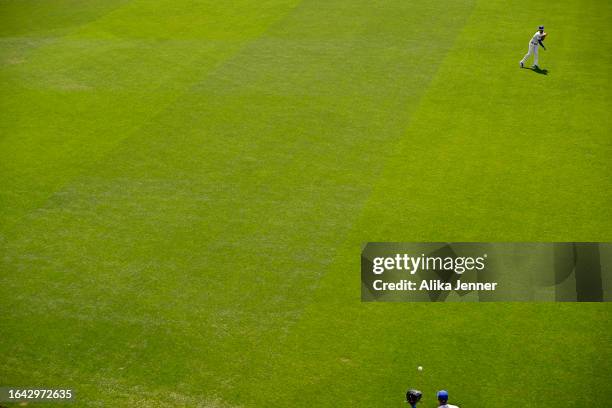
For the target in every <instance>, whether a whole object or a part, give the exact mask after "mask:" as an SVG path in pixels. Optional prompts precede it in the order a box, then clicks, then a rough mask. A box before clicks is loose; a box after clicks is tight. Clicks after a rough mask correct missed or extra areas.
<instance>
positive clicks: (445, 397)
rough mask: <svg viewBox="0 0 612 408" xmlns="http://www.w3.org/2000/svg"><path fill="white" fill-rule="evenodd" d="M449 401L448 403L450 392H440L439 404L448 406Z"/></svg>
mask: <svg viewBox="0 0 612 408" xmlns="http://www.w3.org/2000/svg"><path fill="white" fill-rule="evenodd" d="M447 401H448V391H446V390H441V391H438V402H439V403H440V405H442V404H446V402H447Z"/></svg>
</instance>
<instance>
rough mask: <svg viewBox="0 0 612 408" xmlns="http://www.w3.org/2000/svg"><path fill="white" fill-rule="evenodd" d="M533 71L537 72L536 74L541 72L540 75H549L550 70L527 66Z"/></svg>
mask: <svg viewBox="0 0 612 408" xmlns="http://www.w3.org/2000/svg"><path fill="white" fill-rule="evenodd" d="M527 69H529V70H531V71H533V72H535V73H536V74H540V75H548V70H547V69H540V68H534V67H531V68H527Z"/></svg>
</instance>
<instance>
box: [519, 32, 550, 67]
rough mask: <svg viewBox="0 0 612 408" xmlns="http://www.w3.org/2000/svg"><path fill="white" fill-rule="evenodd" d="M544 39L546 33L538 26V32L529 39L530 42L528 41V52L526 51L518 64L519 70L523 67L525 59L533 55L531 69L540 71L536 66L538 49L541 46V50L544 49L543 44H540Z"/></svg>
mask: <svg viewBox="0 0 612 408" xmlns="http://www.w3.org/2000/svg"><path fill="white" fill-rule="evenodd" d="M545 38H546V33H545V32H544V26H539V27H538V31H536V33H535V34H534V35H533V37H531V40H529V50H528V51H527V54H526V55H525V56H524V57H523V59H522V60H521V62H519V64H520V65H521V68H523V67H524V66H525V62H526V61H527V58H529V57H531V56H532V55H533V68H535V69H540V67H539V66H538V48H539V47H540V46H541V47H542V48H544V49H546V47H545V46H544V43H543V42H542V41H544V39H545Z"/></svg>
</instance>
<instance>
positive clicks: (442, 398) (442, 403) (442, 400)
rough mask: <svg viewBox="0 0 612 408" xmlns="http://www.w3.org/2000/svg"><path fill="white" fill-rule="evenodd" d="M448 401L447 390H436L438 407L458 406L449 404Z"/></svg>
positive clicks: (449, 407)
mask: <svg viewBox="0 0 612 408" xmlns="http://www.w3.org/2000/svg"><path fill="white" fill-rule="evenodd" d="M447 402H448V391H445V390H442V391H438V406H439V407H440V408H459V407H458V406H456V405H450V404H448V403H447Z"/></svg>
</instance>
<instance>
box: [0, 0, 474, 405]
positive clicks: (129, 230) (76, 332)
mask: <svg viewBox="0 0 612 408" xmlns="http://www.w3.org/2000/svg"><path fill="white" fill-rule="evenodd" d="M470 6H471V3H469V2H468V3H461V4H457V5H456V6H455V8H453V9H452V13H449V14H448V15H447V16H446V17H445V19H444V24H443V27H444V29H442V30H437V31H436V32H435V33H434V34H431V33H429V34H428V32H427V30H428V27H431V26H432V25H433V24H435V23H436V22H439V12H440V11H441V10H446V9H447V7H448V6H447V5H445V4H443V2H435V3H428V4H423V5H412V7H407V5H406V4H405V3H404V2H397V3H393V4H391V5H388V7H386V8H385V7H372V8H368V7H371V5H369V4H366V3H355V2H339V3H336V4H329V5H327V6H326V7H323V6H322V5H321V4H318V3H303V4H302V5H301V6H300V7H298V8H296V9H295V11H294V12H293V13H291V14H290V15H289V16H288V17H287V19H286V20H283V21H282V22H281V23H280V24H279V25H277V26H275V27H274V28H273V30H271V31H269V32H268V33H267V34H266V35H265V36H262V37H261V38H260V39H258V40H257V41H255V42H252V43H249V44H248V46H247V47H245V48H244V49H243V50H241V51H240V53H238V54H236V56H235V57H233V58H231V59H229V60H226V61H225V62H224V64H222V65H221V66H220V67H219V68H218V69H216V70H215V71H213V72H212V73H211V74H210V75H208V76H207V77H206V78H205V79H204V80H203V81H202V82H201V83H199V84H198V85H197V86H194V87H192V89H191V90H190V92H188V93H186V94H184V95H182V97H181V98H180V99H177V100H176V101H175V102H174V103H173V105H172V106H171V108H169V109H166V110H165V111H164V112H163V114H160V115H157V116H155V117H154V120H151V121H150V123H149V124H148V125H147V126H145V127H143V128H142V129H140V130H139V131H138V133H137V134H135V135H134V136H133V137H130V138H129V139H126V140H125V143H123V144H121V145H120V147H119V148H117V149H116V150H114V151H113V155H112V156H108V157H107V158H106V159H105V160H103V161H99V162H98V166H97V168H96V169H94V170H92V171H90V172H88V173H87V174H83V175H81V176H80V177H79V178H77V179H75V180H73V181H72V182H71V183H70V184H69V185H68V186H66V187H65V188H64V189H62V191H61V192H58V193H57V194H55V195H54V196H53V197H52V199H51V200H50V201H49V202H48V203H47V205H46V206H45V207H44V208H43V209H41V210H39V211H36V212H33V213H31V214H29V215H28V216H27V217H26V218H25V219H24V224H23V225H22V226H21V228H20V230H19V232H20V236H19V238H16V239H14V240H12V241H11V242H10V243H9V248H8V250H7V255H6V256H5V257H4V261H5V265H10V266H11V267H12V269H13V270H15V271H17V272H18V273H20V274H21V275H20V277H19V280H18V279H16V276H15V277H10V278H7V279H6V280H5V284H6V285H5V286H4V287H5V288H6V290H11V291H18V292H19V293H20V299H19V301H18V302H17V301H16V302H13V303H12V305H11V306H13V308H14V309H15V313H14V316H29V318H30V319H36V320H37V321H38V320H40V319H43V317H42V316H45V317H46V316H47V313H48V312H49V311H50V310H52V311H53V314H54V315H55V316H57V319H56V320H54V321H53V323H54V324H56V325H57V326H58V327H61V328H62V329H64V330H67V331H68V333H69V334H70V335H71V338H73V339H74V342H71V343H70V344H65V343H63V342H62V343H60V342H59V341H57V340H56V341H54V340H53V339H52V340H48V337H47V341H46V343H45V345H44V346H43V345H41V344H40V341H41V338H33V339H30V340H29V342H28V343H27V346H28V347H27V348H28V349H32V350H40V349H41V347H42V348H44V350H45V351H46V352H47V353H46V355H48V356H49V358H48V359H47V360H45V363H44V364H45V365H48V366H50V369H49V370H50V371H51V370H53V369H55V370H58V371H60V372H61V368H62V367H65V366H68V365H69V364H68V361H67V360H68V359H67V358H65V357H64V358H63V357H62V353H63V352H67V351H68V350H70V351H71V356H72V357H70V362H71V363H70V365H71V366H73V367H75V369H74V370H75V371H74V372H66V373H64V374H61V375H59V377H63V376H68V375H71V376H75V375H78V376H82V377H85V378H92V379H93V378H96V379H97V378H100V377H102V378H104V377H108V378H110V379H112V380H113V381H112V383H114V384H123V386H124V387H125V388H126V389H130V387H132V386H135V385H137V384H143V383H144V384H147V385H148V388H149V389H151V390H163V389H180V390H181V392H182V393H184V394H191V395H203V396H206V397H211V396H220V397H221V398H222V399H223V400H225V401H228V402H230V403H232V402H233V403H237V404H251V405H252V404H255V403H258V404H260V405H261V404H264V405H265V403H264V401H268V400H269V399H270V395H269V394H267V393H261V392H260V391H261V390H257V384H258V382H259V381H261V379H263V378H266V377H267V376H268V375H269V371H268V370H270V369H271V368H273V367H274V366H275V364H276V363H277V362H275V363H274V364H272V362H273V361H275V360H276V358H277V357H276V356H278V355H281V356H282V352H281V349H280V347H281V344H283V343H281V340H282V339H283V337H284V335H285V333H286V332H287V330H288V329H289V328H290V326H291V324H292V323H293V322H294V321H295V320H296V319H297V318H298V317H299V314H300V313H301V311H302V309H303V307H304V305H305V304H306V303H307V302H308V300H309V298H310V294H311V292H312V290H313V288H314V285H316V282H317V279H318V277H319V276H320V275H321V273H322V272H323V271H324V270H325V268H326V267H327V265H328V264H329V262H330V261H331V259H332V258H333V254H334V251H335V248H336V246H337V245H338V243H339V242H342V239H343V235H344V234H345V233H346V232H347V231H348V229H349V227H350V225H351V223H352V222H353V219H354V216H355V215H356V214H358V213H359V211H360V208H361V207H360V206H361V203H362V202H363V200H364V199H365V198H366V197H367V196H368V195H369V192H370V188H371V187H370V186H371V183H372V181H373V180H375V179H376V177H377V174H378V172H379V171H380V168H381V163H380V161H379V159H380V157H385V156H386V155H387V154H388V149H390V148H392V147H393V146H394V143H395V142H396V141H397V140H398V138H401V137H402V135H403V133H404V129H405V127H406V126H407V122H408V121H409V119H410V113H411V111H412V110H413V109H415V108H416V106H417V105H418V102H419V97H420V96H421V95H422V93H423V92H424V91H425V89H426V85H427V83H428V81H429V80H430V79H431V77H432V76H433V74H434V72H435V68H436V66H437V64H439V63H440V61H441V60H442V59H443V56H444V53H445V52H446V51H448V49H450V47H451V44H452V42H453V39H454V36H455V35H456V33H457V32H458V31H459V30H460V29H461V24H462V22H463V21H465V18H466V17H467V15H468V14H469V12H470ZM457 16H461V17H463V19H457ZM355 19H358V22H359V24H355V22H354V21H355ZM406 19H410V20H411V21H412V22H413V24H405V21H406ZM344 28H345V29H346V30H345V29H344ZM416 60H419V61H421V62H422V63H423V65H422V66H421V68H420V69H415V64H414V61H416ZM49 282H52V283H51V284H49ZM41 294H44V296H41ZM50 299H52V300H53V301H50ZM7 302H8V300H7ZM69 322H70V323H69ZM41 324H42V325H43V327H47V326H48V324H45V323H44V322H42V323H41ZM49 324H51V322H50V323H49ZM69 324H70V326H69ZM6 325H7V327H10V328H11V330H12V331H13V332H15V333H25V331H26V330H27V327H26V325H23V324H22V323H20V322H19V320H18V319H17V318H16V319H14V320H13V319H10V320H9V321H8V322H6ZM41 332H42V333H44V332H45V330H44V329H43V330H42V331H41ZM92 341H94V342H95V343H96V344H99V345H100V347H102V348H103V349H104V352H103V353H100V355H99V356H98V357H93V358H92V357H91V356H90V353H89V352H90V349H89V344H90V343H91V342H92ZM14 347H16V344H12V345H8V346H7V348H8V349H11V348H14ZM43 354H44V353H43ZM85 356H87V357H88V358H89V360H87V359H86V358H85ZM79 360H83V361H85V360H87V361H88V363H81V364H74V362H75V361H79ZM21 363H22V364H23V366H24V367H27V366H31V365H32V364H34V362H33V359H30V358H27V357H24V361H22V362H21ZM40 365H41V364H40V362H38V363H37V366H40ZM94 366H95V367H96V369H95V370H94V369H93V367H94ZM121 367H124V370H120V368H121ZM245 371H248V372H249V376H248V378H247V377H245V376H244V372H245ZM54 374H55V376H56V377H57V376H58V373H57V371H54ZM121 388H122V387H121V386H120V385H117V393H116V394H112V393H111V394H109V395H108V396H107V397H106V398H108V400H109V401H113V400H115V399H121V398H122V397H121V393H122V391H121ZM275 388H280V384H275ZM258 391H259V392H258ZM288 391H289V392H290V393H292V391H291V390H288ZM85 392H86V393H91V394H85V395H86V396H85V397H84V398H87V395H91V397H92V398H101V397H100V396H98V395H96V393H95V391H92V390H90V389H89V390H86V391H85ZM255 394H257V395H255ZM102 398H104V397H102Z"/></svg>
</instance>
